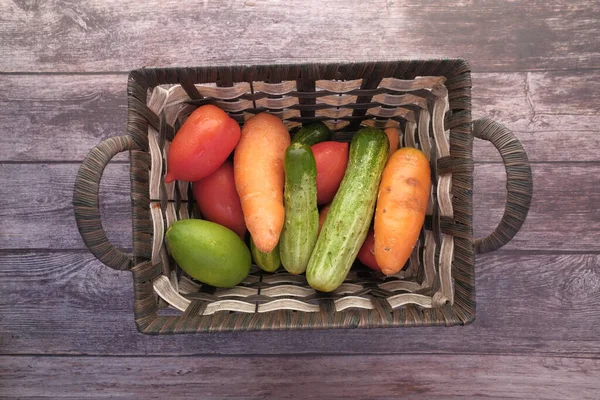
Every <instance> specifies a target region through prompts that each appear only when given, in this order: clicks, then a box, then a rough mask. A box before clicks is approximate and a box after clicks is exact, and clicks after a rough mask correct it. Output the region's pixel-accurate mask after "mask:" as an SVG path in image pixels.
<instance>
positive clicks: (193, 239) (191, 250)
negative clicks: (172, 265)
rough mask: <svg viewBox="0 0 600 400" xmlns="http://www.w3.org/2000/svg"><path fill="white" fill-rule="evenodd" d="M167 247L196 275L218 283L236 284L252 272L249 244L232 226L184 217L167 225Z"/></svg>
mask: <svg viewBox="0 0 600 400" xmlns="http://www.w3.org/2000/svg"><path fill="white" fill-rule="evenodd" d="M166 238H167V247H168V249H169V252H170V253H171V255H172V256H173V258H174V259H175V261H176V262H177V264H179V266H180V267H181V268H182V269H183V270H184V271H185V272H187V273H188V275H189V276H191V277H192V278H194V279H197V280H199V281H200V282H203V283H206V284H209V285H212V286H216V287H225V288H226V287H233V286H236V285H237V284H238V283H240V282H241V281H243V280H244V279H245V278H246V277H247V276H248V273H249V272H250V266H251V264H252V257H251V255H250V250H249V249H248V246H246V244H245V243H244V242H243V241H242V239H240V237H239V236H238V235H237V234H236V233H235V232H233V231H232V230H230V229H228V228H225V227H224V226H222V225H219V224H215V223H214V222H210V221H204V220H201V219H183V220H180V221H177V222H175V223H174V224H173V225H171V226H170V227H169V229H167V233H166Z"/></svg>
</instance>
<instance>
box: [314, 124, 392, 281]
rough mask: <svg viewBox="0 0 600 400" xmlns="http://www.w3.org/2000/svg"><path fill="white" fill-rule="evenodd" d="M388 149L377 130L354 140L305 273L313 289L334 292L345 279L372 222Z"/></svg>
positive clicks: (364, 131)
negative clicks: (344, 170) (344, 171)
mask: <svg viewBox="0 0 600 400" xmlns="http://www.w3.org/2000/svg"><path fill="white" fill-rule="evenodd" d="M389 147H390V145H389V142H388V139H387V135H386V134H385V133H384V132H383V131H381V130H379V129H375V128H362V129H360V130H359V131H358V132H357V133H356V134H355V135H354V137H353V138H352V143H351V144H350V156H349V159H348V167H347V169H346V173H345V174H344V179H342V183H341V184H340V188H339V189H338V192H337V193H336V195H335V197H334V198H333V201H332V202H331V206H330V207H329V212H328V213H327V217H326V218H325V222H324V223H323V227H322V228H321V234H320V235H319V238H318V240H317V244H316V245H315V248H314V250H313V253H312V256H311V257H310V261H309V263H308V267H307V270H306V279H307V280H308V284H309V285H310V286H312V287H313V288H314V289H316V290H319V291H322V292H331V291H333V290H335V289H337V288H338V287H339V286H340V285H341V284H342V282H344V279H346V276H347V275H348V271H350V267H351V266H352V263H353V262H354V259H355V258H356V255H357V253H358V251H359V250H360V247H361V246H362V244H363V242H364V240H365V238H366V236H367V232H368V230H369V225H370V224H371V219H372V218H373V212H374V210H375V202H376V201H377V191H378V188H379V183H380V181H381V174H382V173H383V168H384V167H385V164H386V162H387V157H388V151H389Z"/></svg>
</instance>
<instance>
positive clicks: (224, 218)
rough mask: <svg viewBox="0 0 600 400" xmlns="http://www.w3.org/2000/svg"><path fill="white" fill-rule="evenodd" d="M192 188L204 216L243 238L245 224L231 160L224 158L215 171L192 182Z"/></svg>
mask: <svg viewBox="0 0 600 400" xmlns="http://www.w3.org/2000/svg"><path fill="white" fill-rule="evenodd" d="M192 188H193V189H194V198H195V199H196V203H198V207H200V212H201V213H202V215H203V216H204V218H205V219H206V220H208V221H212V222H216V223H217V224H220V225H223V226H225V227H227V228H229V229H231V230H232V231H234V232H235V233H237V234H238V235H239V236H240V237H241V238H242V240H243V239H244V235H245V234H246V224H245V223H244V214H243V213H242V205H241V203H240V197H239V196H238V193H237V190H236V189H235V180H234V179H233V164H232V163H231V161H229V160H226V161H225V162H224V163H223V164H222V165H221V166H220V167H219V168H218V169H217V170H216V171H215V172H213V173H212V174H210V175H209V176H207V177H206V178H204V179H201V180H199V181H196V182H194V183H193V185H192Z"/></svg>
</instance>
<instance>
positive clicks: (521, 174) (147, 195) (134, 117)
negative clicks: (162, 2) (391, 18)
mask: <svg viewBox="0 0 600 400" xmlns="http://www.w3.org/2000/svg"><path fill="white" fill-rule="evenodd" d="M127 94H128V107H129V113H128V120H127V134H126V135H124V136H119V137H114V138H110V139H107V140H105V141H103V142H102V143H100V144H99V145H98V146H97V147H96V148H94V149H93V150H92V151H91V152H90V154H89V155H88V156H87V158H86V159H85V161H84V162H83V165H82V166H81V169H80V170H79V174H78V176H77V181H76V185H75V193H74V200H73V204H74V207H75V216H76V220H77V224H78V227H79V231H80V233H81V235H82V237H83V239H84V241H85V243H86V245H87V246H88V247H89V249H90V250H91V252H92V253H93V254H94V255H95V256H96V257H97V258H98V259H99V260H101V261H102V262H103V263H105V264H106V265H108V266H109V267H111V268H115V269H119V270H130V271H131V272H132V273H133V279H134V291H135V303H134V314H135V321H136V324H137V327H138V329H139V330H140V331H141V332H144V333H150V334H163V333H189V332H200V331H233V330H262V329H316V328H355V327H359V328H372V327H391V326H417V325H456V324H466V323H469V322H471V321H473V319H474V317H475V287H474V284H475V278H474V254H475V252H486V251H490V250H494V249H497V248H499V247H501V246H502V245H504V244H505V243H507V242H508V241H509V240H510V239H511V238H512V237H513V236H514V235H515V234H516V233H517V231H518V230H519V228H520V227H521V225H522V224H523V222H524V220H525V217H526V215H527V212H528V209H529V204H530V201H531V195H532V187H533V185H532V176H531V169H530V166H529V162H528V160H527V156H526V154H525V152H524V150H523V148H522V146H521V145H520V143H519V142H518V141H517V140H516V138H515V137H514V136H513V135H512V133H511V132H509V131H508V130H507V129H506V128H504V127H502V126H500V125H498V124H497V123H494V122H492V121H489V120H478V121H475V122H474V123H472V121H471V78H470V72H469V67H468V64H467V63H466V62H465V61H463V60H432V61H400V62H373V63H348V64H343V63H336V64H302V65H262V66H222V67H202V68H170V69H140V70H135V71H132V72H131V74H130V76H129V84H128V90H127ZM206 103H213V104H216V105H218V106H219V107H221V108H222V109H224V110H225V111H227V112H228V113H229V115H231V116H232V117H233V118H235V119H236V120H237V121H238V122H239V123H240V124H243V123H244V120H246V119H247V118H249V117H251V116H252V115H254V114H256V113H258V112H262V111H268V112H271V113H273V114H275V115H278V116H279V117H281V118H282V119H283V121H284V122H285V123H286V125H287V126H288V128H289V129H290V131H292V132H293V130H294V129H295V128H296V127H298V126H300V125H301V124H303V123H307V122H313V121H324V122H325V123H326V124H328V125H329V127H330V128H331V129H332V131H333V132H334V136H335V139H336V140H342V141H349V140H350V139H351V138H352V135H353V133H354V132H356V130H357V129H358V127H359V125H360V124H365V125H371V126H376V127H389V126H394V127H397V128H398V129H399V130H400V132H402V135H401V136H402V137H401V144H402V145H403V146H413V147H418V148H420V149H421V150H423V152H424V153H425V154H426V155H427V156H428V157H429V159H430V162H431V167H432V175H433V176H432V178H433V180H432V182H433V190H432V195H431V199H430V202H429V208H428V212H427V217H426V222H425V225H424V227H423V230H422V233H421V237H420V239H419V242H418V245H417V246H415V250H414V252H413V254H412V256H411V257H410V260H409V262H408V263H407V265H406V266H405V268H404V269H403V270H402V271H401V272H400V273H399V274H397V275H395V276H393V277H384V276H382V275H380V274H378V273H376V272H374V271H371V270H369V269H367V268H365V267H364V266H362V265H360V263H358V262H357V263H356V264H355V265H354V266H353V268H352V270H351V272H350V274H349V275H348V277H347V279H346V281H345V282H344V283H343V284H342V286H341V287H340V288H339V289H337V290H336V291H334V292H332V293H328V294H324V293H319V292H316V291H315V290H313V289H312V288H311V287H310V286H308V284H307V282H306V279H305V277H304V276H293V275H290V274H288V273H285V272H276V273H273V274H270V273H266V272H262V271H261V270H259V269H258V268H256V267H253V268H252V270H251V273H250V275H249V276H248V278H247V279H246V280H245V281H244V282H242V283H241V284H240V285H238V286H237V287H235V288H232V289H215V288H213V287H210V286H208V285H203V284H200V283H198V282H195V281H193V280H192V279H190V278H189V277H188V276H187V275H186V274H185V273H183V272H182V271H181V270H180V269H179V267H178V266H177V265H176V263H175V262H174V261H173V259H172V258H171V257H170V256H169V254H168V252H167V250H166V246H165V242H164V232H165V230H166V228H167V227H168V226H169V225H170V224H172V223H173V222H174V221H176V220H178V219H183V218H190V217H199V213H198V212H197V209H196V207H195V205H194V200H193V197H192V193H191V189H190V186H191V185H190V184H189V182H182V181H178V182H174V183H171V184H164V182H163V178H164V170H165V165H166V160H165V155H166V153H167V149H168V146H169V143H170V141H171V140H172V139H173V137H174V135H175V133H176V132H177V129H178V128H179V126H180V125H181V123H182V122H183V121H184V120H185V118H186V116H187V115H189V114H190V112H191V111H192V110H194V109H195V108H196V107H198V106H199V105H202V104H206ZM474 136H475V137H479V138H481V139H485V140H489V141H491V142H492V143H493V144H494V145H495V146H496V148H497V149H498V150H499V151H500V153H501V154H502V157H503V160H504V163H505V166H506V171H507V189H508V197H507V204H506V210H505V213H504V216H503V218H502V221H501V223H500V225H499V226H498V228H497V229H496V230H495V231H494V232H493V233H492V234H491V235H490V236H489V237H487V238H485V239H483V240H475V241H474V240H473V234H472V185H473V159H472V144H473V137H474ZM126 150H129V152H130V157H131V200H132V206H133V215H132V218H133V255H129V254H125V253H123V252H121V251H120V250H118V249H116V248H114V247H113V246H112V245H111V244H110V243H109V242H108V240H107V238H106V235H105V233H104V231H103V228H102V224H101V221H100V215H99V210H98V187H99V183H100V178H101V176H102V173H103V170H104V168H105V166H106V165H107V163H108V162H109V161H110V160H111V158H112V157H114V156H115V155H116V154H118V153H119V152H122V151H126Z"/></svg>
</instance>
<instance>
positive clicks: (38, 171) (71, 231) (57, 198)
mask: <svg viewBox="0 0 600 400" xmlns="http://www.w3.org/2000/svg"><path fill="white" fill-rule="evenodd" d="M78 168H79V165H77V164H0V181H2V182H4V184H3V185H1V186H0V199H2V200H1V201H2V208H1V209H0V249H10V248H13V249H14V248H47V249H54V250H57V249H82V248H84V244H83V241H82V239H81V236H80V235H79V231H78V230H77V225H76V224H75V216H74V212H73V205H72V199H73V186H74V182H75V175H76V173H77V170H78ZM23 182H26V184H23ZM130 193H131V185H130V181H129V164H112V165H109V166H108V167H107V168H106V170H105V174H104V178H103V179H102V181H101V183H100V211H101V215H102V218H103V219H102V223H103V225H104V229H105V230H106V232H107V234H108V238H109V240H111V241H113V243H115V244H116V245H118V246H121V247H123V248H125V249H127V248H131V245H132V244H131V229H132V227H131V200H130Z"/></svg>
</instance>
